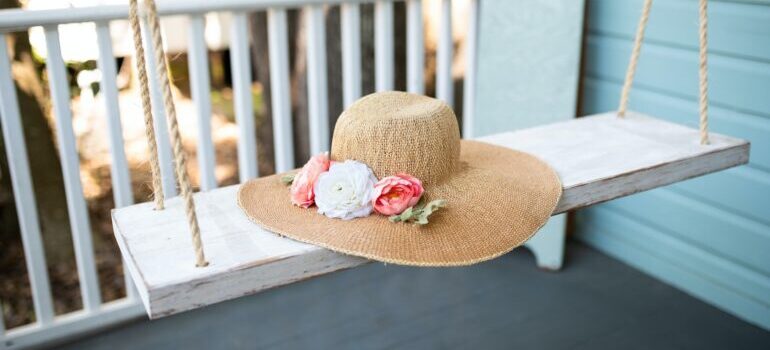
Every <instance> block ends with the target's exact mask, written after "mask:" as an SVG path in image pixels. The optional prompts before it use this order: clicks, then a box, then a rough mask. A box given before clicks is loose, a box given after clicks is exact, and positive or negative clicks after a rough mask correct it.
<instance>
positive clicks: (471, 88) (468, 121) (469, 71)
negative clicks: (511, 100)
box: [463, 0, 479, 139]
mask: <svg viewBox="0 0 770 350" xmlns="http://www.w3.org/2000/svg"><path fill="white" fill-rule="evenodd" d="M478 15H479V1H478V0H471V2H470V4H469V8H468V38H467V39H466V40H467V41H466V45H467V52H466V53H465V54H466V56H465V57H466V58H465V64H466V67H465V82H464V86H463V90H464V91H463V137H465V138H466V139H470V138H472V137H473V127H474V122H475V119H474V118H475V111H476V54H477V52H476V50H477V49H478V39H479V38H478V30H479V28H478V23H479V22H478V20H479V19H478Z"/></svg>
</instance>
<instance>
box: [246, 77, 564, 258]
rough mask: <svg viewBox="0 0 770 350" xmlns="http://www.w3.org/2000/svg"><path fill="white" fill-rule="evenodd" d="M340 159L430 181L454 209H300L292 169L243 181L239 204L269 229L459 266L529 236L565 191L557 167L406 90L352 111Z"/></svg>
mask: <svg viewBox="0 0 770 350" xmlns="http://www.w3.org/2000/svg"><path fill="white" fill-rule="evenodd" d="M330 157H331V159H332V161H334V162H342V161H345V160H356V161H359V162H361V163H364V164H366V165H368V166H369V167H370V168H371V170H372V171H373V173H374V175H375V176H376V178H377V179H382V178H383V177H385V176H390V175H394V174H398V173H408V174H410V175H412V176H414V177H416V178H418V179H420V180H421V181H422V185H423V186H424V194H423V197H426V198H425V199H427V200H433V199H444V200H445V201H446V207H445V208H442V209H441V210H438V211H437V212H435V214H433V215H431V216H430V222H429V223H428V224H426V225H415V224H410V223H403V222H398V223H394V222H391V221H389V220H388V217H387V216H383V215H379V214H376V213H372V214H371V215H370V216H366V217H361V218H355V219H352V220H340V219H333V218H329V217H327V216H324V215H321V214H319V213H318V212H317V210H316V208H315V207H310V208H301V207H299V206H295V205H292V203H291V202H290V200H289V198H290V193H289V188H288V187H286V186H285V185H284V184H282V183H281V181H280V178H281V175H282V174H278V175H273V176H268V177H263V178H259V179H254V180H250V181H248V182H246V183H244V184H243V185H241V188H240V190H239V191H238V204H239V205H240V207H241V208H242V209H243V211H244V212H245V213H246V215H247V216H248V217H249V218H250V219H251V220H252V221H253V222H255V223H256V224H258V225H260V226H262V227H263V228H264V229H266V230H269V231H272V232H274V233H277V234H279V235H282V236H286V237H289V238H292V239H295V240H298V241H302V242H306V243H311V244H315V245H318V246H321V247H325V248H328V249H331V250H334V251H337V252H341V253H345V254H350V255H356V256H361V257H365V258H369V259H373V260H378V261H383V262H388V263H394V264H402V265H418V266H458V265H470V264H474V263H477V262H481V261H485V260H489V259H492V258H495V257H498V256H500V255H503V254H505V253H507V252H509V251H511V250H513V249H514V248H516V247H517V246H519V245H521V244H522V243H524V242H525V241H527V240H528V239H529V238H530V237H531V236H532V235H533V234H534V233H535V232H536V231H537V230H538V229H540V227H542V226H543V224H545V222H546V221H547V220H548V218H549V217H550V216H551V214H552V213H553V210H554V209H555V207H556V204H557V203H558V201H559V197H560V196H561V191H562V187H561V182H560V181H559V177H558V176H557V175H556V173H555V172H554V170H553V169H551V168H550V167H549V166H548V164H546V163H544V162H543V161H541V160H539V159H537V158H535V157H534V156H532V155H530V154H527V153H523V152H519V151H514V150H511V149H507V148H503V147H498V146H494V145H490V144H486V143H482V142H477V141H469V140H460V131H459V128H458V126H457V119H456V117H455V115H454V113H453V112H452V109H451V108H450V107H449V106H447V105H446V104H445V103H443V102H441V101H439V100H436V99H433V98H430V97H425V96H420V95H415V94H409V93H405V92H379V93H374V94H371V95H368V96H366V97H363V98H361V99H360V100H358V101H356V102H355V103H354V104H353V105H352V106H350V107H349V108H348V109H347V110H345V111H344V112H343V113H342V115H341V116H340V117H339V120H338V121H337V125H336V127H335V129H334V135H333V138H332V147H331V154H330ZM335 164H336V163H335ZM333 167H334V165H333ZM295 172H296V171H295ZM316 184H317V183H316ZM316 192H317V188H316Z"/></svg>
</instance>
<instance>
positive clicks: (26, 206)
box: [0, 33, 54, 331]
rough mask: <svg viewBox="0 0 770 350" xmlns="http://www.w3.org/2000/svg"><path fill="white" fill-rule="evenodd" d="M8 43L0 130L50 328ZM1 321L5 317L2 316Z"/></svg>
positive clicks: (2, 59) (42, 317) (35, 295)
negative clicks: (0, 130)
mask: <svg viewBox="0 0 770 350" xmlns="http://www.w3.org/2000/svg"><path fill="white" fill-rule="evenodd" d="M6 42H7V41H6V38H5V34H3V33H0V72H4V73H3V74H0V127H1V128H2V130H3V140H4V141H5V142H4V143H5V152H6V156H7V157H8V167H9V168H10V173H11V174H10V175H11V186H12V187H13V197H14V201H15V204H16V215H17V216H18V218H19V226H20V229H21V241H22V244H23V245H24V259H25V260H26V263H27V273H28V274H29V284H30V287H31V288H32V303H33V304H34V306H35V319H36V320H37V322H39V323H40V324H42V325H46V324H50V323H51V322H52V321H53V317H54V311H53V303H52V299H51V286H50V284H49V280H48V270H47V268H46V264H45V252H44V251H43V241H42V239H41V237H40V224H39V221H38V220H39V219H38V215H37V205H36V204H35V196H34V192H33V190H32V177H31V175H30V173H29V162H28V158H27V147H26V145H25V144H24V132H23V130H22V126H21V115H20V113H19V102H18V99H17V97H16V88H15V87H14V85H13V80H12V79H13V78H12V76H11V62H10V59H9V56H8V47H7V46H6ZM1 321H2V313H0V322H1ZM3 329H4V327H0V331H2V330H3Z"/></svg>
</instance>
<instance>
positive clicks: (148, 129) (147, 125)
mask: <svg viewBox="0 0 770 350" xmlns="http://www.w3.org/2000/svg"><path fill="white" fill-rule="evenodd" d="M128 21H129V22H130V23H131V30H132V31H133V32H134V49H135V51H136V55H135V57H136V68H137V70H138V71H139V90H140V91H141V98H142V110H143V112H144V133H145V135H146V136H147V144H148V145H149V148H150V169H151V171H152V193H153V198H154V200H155V209H156V210H162V209H163V199H164V198H163V187H162V185H161V181H160V162H159V161H158V147H157V143H156V142H157V141H156V140H155V127H154V126H153V124H152V107H151V105H150V89H149V88H148V86H147V70H146V66H145V64H146V62H145V61H144V46H143V45H142V32H141V28H140V27H139V6H138V5H137V0H130V2H129V11H128Z"/></svg>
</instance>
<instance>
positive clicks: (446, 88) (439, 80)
mask: <svg viewBox="0 0 770 350" xmlns="http://www.w3.org/2000/svg"><path fill="white" fill-rule="evenodd" d="M452 90H453V89H452V0H441V17H440V20H439V31H438V52H437V53H436V98H438V99H440V100H443V101H444V102H446V103H447V104H448V105H449V106H452V105H453V96H452V94H453V92H452Z"/></svg>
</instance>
